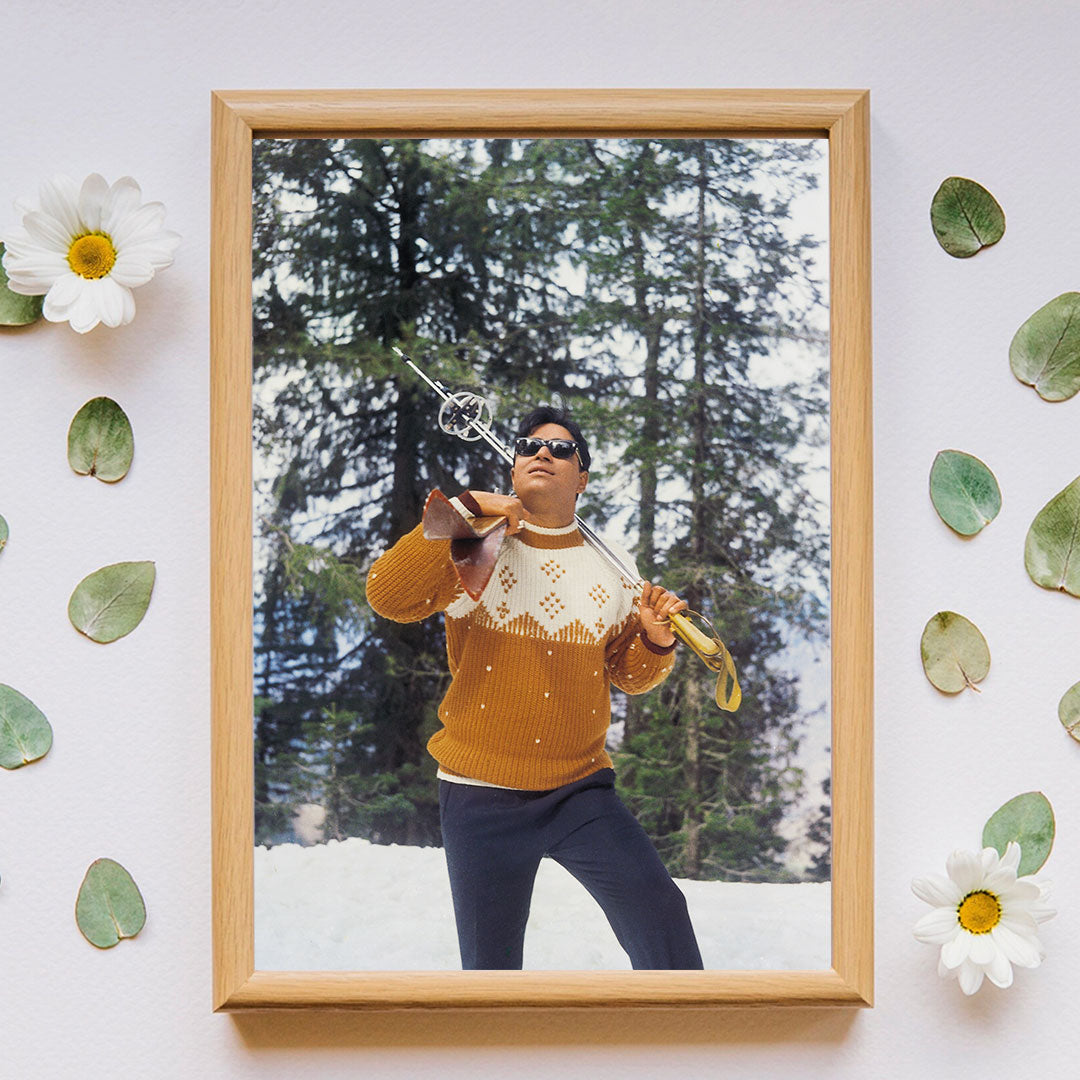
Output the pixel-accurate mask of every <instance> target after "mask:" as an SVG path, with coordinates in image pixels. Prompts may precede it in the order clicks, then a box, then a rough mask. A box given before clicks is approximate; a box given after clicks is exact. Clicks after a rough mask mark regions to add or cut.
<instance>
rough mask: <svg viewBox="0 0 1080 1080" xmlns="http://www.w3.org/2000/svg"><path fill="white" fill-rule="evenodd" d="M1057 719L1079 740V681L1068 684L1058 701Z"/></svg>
mask: <svg viewBox="0 0 1080 1080" xmlns="http://www.w3.org/2000/svg"><path fill="white" fill-rule="evenodd" d="M1058 719H1059V720H1060V721H1061V726H1062V727H1063V728H1064V729H1065V730H1066V731H1067V732H1068V733H1069V734H1070V735H1071V736H1072V737H1073V738H1074V739H1075V740H1076V741H1077V742H1080V682H1078V683H1076V684H1075V685H1073V686H1070V687H1069V689H1068V690H1066V691H1065V693H1064V695H1063V696H1062V698H1061V701H1059V702H1058Z"/></svg>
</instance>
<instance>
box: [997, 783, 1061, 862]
mask: <svg viewBox="0 0 1080 1080" xmlns="http://www.w3.org/2000/svg"><path fill="white" fill-rule="evenodd" d="M1010 840H1015V841H1016V843H1018V844H1019V845H1020V865H1019V866H1018V867H1017V868H1016V873H1017V876H1018V877H1022V876H1023V875H1024V874H1034V873H1035V871H1036V870H1038V869H1039V867H1040V866H1042V864H1043V863H1044V862H1046V859H1047V857H1048V856H1049V854H1050V849H1051V848H1052V847H1053V846H1054V811H1053V808H1052V807H1051V806H1050V800H1049V799H1047V797H1046V796H1045V795H1044V794H1043V793H1042V792H1041V791H1028V792H1025V793H1024V794H1023V795H1017V796H1016V798H1015V799H1010V800H1009V801H1008V802H1007V803H1005V805H1004V806H1001V807H999V808H998V809H997V810H995V811H994V813H993V814H991V815H990V820H989V821H987V823H986V825H985V826H984V827H983V835H982V842H983V847H992V848H996V849H997V853H998V854H999V855H1004V854H1005V848H1006V847H1007V846H1008V843H1009V841H1010Z"/></svg>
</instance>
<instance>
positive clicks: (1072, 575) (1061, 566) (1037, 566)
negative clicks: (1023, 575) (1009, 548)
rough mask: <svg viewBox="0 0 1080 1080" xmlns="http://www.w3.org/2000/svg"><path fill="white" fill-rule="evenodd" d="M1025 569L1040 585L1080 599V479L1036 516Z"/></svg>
mask: <svg viewBox="0 0 1080 1080" xmlns="http://www.w3.org/2000/svg"><path fill="white" fill-rule="evenodd" d="M1024 566H1025V567H1026V568H1027V572H1028V577H1030V578H1031V580H1032V581H1034V582H1035V584H1036V585H1041V586H1042V587H1043V588H1044V589H1057V590H1060V591H1061V592H1067V593H1070V594H1071V595H1073V596H1080V476H1078V477H1077V478H1076V479H1075V480H1074V481H1073V482H1072V483H1071V484H1070V485H1069V486H1068V487H1067V488H1065V489H1064V490H1062V491H1059V492H1058V493H1057V494H1056V495H1055V496H1054V497H1053V498H1052V499H1051V500H1050V501H1049V502H1048V503H1047V504H1046V505H1045V506H1044V507H1043V508H1042V509H1041V510H1040V511H1039V512H1038V513H1037V514H1036V515H1035V520H1034V521H1033V522H1032V523H1031V528H1029V529H1028V534H1027V540H1026V541H1025V542H1024Z"/></svg>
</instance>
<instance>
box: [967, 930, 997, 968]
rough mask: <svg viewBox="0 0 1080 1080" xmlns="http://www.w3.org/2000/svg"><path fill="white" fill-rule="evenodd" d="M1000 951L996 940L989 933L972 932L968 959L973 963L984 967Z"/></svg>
mask: <svg viewBox="0 0 1080 1080" xmlns="http://www.w3.org/2000/svg"><path fill="white" fill-rule="evenodd" d="M1000 952H1001V949H1000V947H999V946H998V944H997V942H996V941H994V939H993V938H992V937H991V936H990V935H989V934H972V935H971V948H970V949H969V950H968V959H969V960H970V961H971V962H972V963H973V964H978V965H979V966H980V967H986V966H987V965H988V964H990V963H991V962H992V961H993V959H994V957H995V956H997V955H998V953H1000Z"/></svg>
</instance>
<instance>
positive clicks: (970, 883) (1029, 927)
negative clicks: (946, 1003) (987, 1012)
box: [911, 843, 1055, 994]
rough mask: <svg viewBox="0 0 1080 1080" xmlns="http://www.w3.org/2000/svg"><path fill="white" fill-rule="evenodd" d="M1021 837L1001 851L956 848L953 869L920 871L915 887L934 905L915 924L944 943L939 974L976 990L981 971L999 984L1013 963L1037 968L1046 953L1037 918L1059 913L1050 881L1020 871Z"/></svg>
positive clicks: (930, 939)
mask: <svg viewBox="0 0 1080 1080" xmlns="http://www.w3.org/2000/svg"><path fill="white" fill-rule="evenodd" d="M1019 865H1020V845H1019V844H1016V843H1010V844H1009V845H1008V846H1007V847H1006V849H1005V854H1004V855H1002V856H1001V857H1000V858H999V857H998V853H997V851H995V850H994V848H992V847H987V848H983V849H982V851H981V852H974V851H954V852H953V853H952V855H950V856H949V859H948V861H947V862H946V864H945V868H946V870H947V871H948V875H949V876H948V877H941V876H940V875H938V874H933V875H931V876H929V877H924V878H916V879H915V880H914V881H913V882H912V883H911V889H912V892H914V893H915V895H916V896H917V897H918V898H919V899H920V900H925V901H926V902H927V903H928V904H931V905H933V908H934V910H933V911H931V912H929V913H927V914H926V915H924V916H923V917H922V918H921V919H920V920H919V921H918V922H917V923H916V924H915V936H916V937H917V938H918V939H919V941H924V942H926V943H927V944H929V945H940V946H941V954H940V956H939V959H938V974H939V975H941V976H942V977H944V978H955V979H958V980H959V982H960V989H961V990H963V991H964V993H965V994H974V993H975V991H976V990H978V989H979V987H980V986H982V983H983V977H984V976H985V977H987V978H989V980H990V981H991V982H992V983H993V984H994V985H995V986H1000V987H1003V988H1004V987H1006V986H1010V985H1011V984H1012V977H1013V973H1012V965H1013V964H1016V965H1017V966H1018V967H1027V968H1035V967H1038V966H1039V964H1040V963H1042V960H1043V957H1044V956H1045V955H1046V954H1045V953H1044V952H1043V950H1042V946H1041V945H1040V944H1039V939H1038V936H1037V934H1036V931H1037V929H1038V924H1039V923H1041V922H1045V921H1046V920H1047V919H1050V918H1052V917H1053V916H1054V914H1055V912H1054V910H1053V909H1052V908H1049V907H1047V906H1046V904H1045V900H1046V899H1047V897H1048V895H1049V891H1050V886H1049V883H1047V882H1045V881H1039V880H1037V879H1036V878H1035V877H1034V876H1033V875H1030V874H1029V875H1026V876H1024V877H1019V878H1018V877H1017V876H1016V868H1017V867H1018V866H1019Z"/></svg>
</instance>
